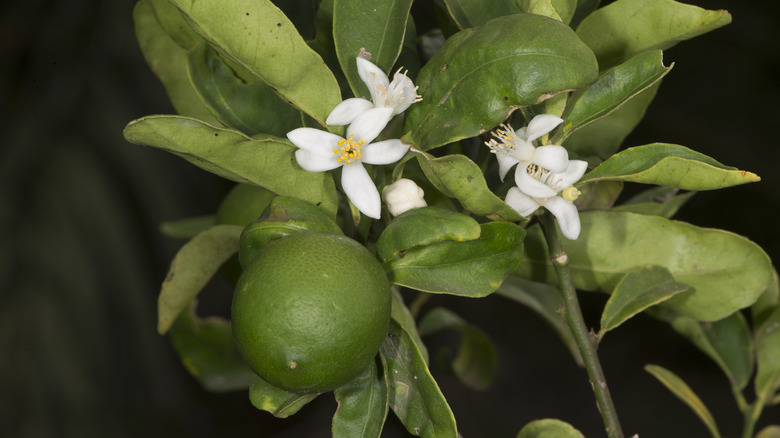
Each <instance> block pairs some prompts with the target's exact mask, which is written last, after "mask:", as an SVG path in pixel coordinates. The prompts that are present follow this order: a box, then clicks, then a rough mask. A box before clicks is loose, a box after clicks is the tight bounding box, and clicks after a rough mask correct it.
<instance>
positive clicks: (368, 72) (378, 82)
mask: <svg viewBox="0 0 780 438" xmlns="http://www.w3.org/2000/svg"><path fill="white" fill-rule="evenodd" d="M357 70H358V74H359V75H360V79H362V80H363V83H365V84H366V87H368V91H369V92H371V100H372V101H373V102H374V104H376V103H377V96H376V94H377V93H379V92H380V90H387V87H388V85H390V79H388V77H387V75H386V74H385V72H383V71H382V69H380V68H379V67H377V66H376V65H375V64H374V63H373V62H371V61H369V60H367V59H364V58H361V57H358V58H357ZM382 92H384V91H382Z"/></svg>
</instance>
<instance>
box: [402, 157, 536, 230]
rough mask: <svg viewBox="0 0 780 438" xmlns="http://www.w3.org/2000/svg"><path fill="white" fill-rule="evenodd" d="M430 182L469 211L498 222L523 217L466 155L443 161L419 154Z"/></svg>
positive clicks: (418, 158) (422, 167) (447, 158)
mask: <svg viewBox="0 0 780 438" xmlns="http://www.w3.org/2000/svg"><path fill="white" fill-rule="evenodd" d="M417 161H418V163H419V164H420V168H421V169H422V171H423V173H424V174H425V176H426V177H427V178H428V180H429V181H430V182H431V184H433V186H434V187H436V188H437V189H438V190H439V191H441V192H442V193H443V194H444V195H446V196H449V197H452V198H455V199H457V200H458V202H460V204H461V205H462V206H463V208H465V209H466V210H468V211H470V212H471V213H474V214H476V215H479V216H486V217H489V218H491V219H494V220H508V221H513V222H516V221H520V220H522V219H523V218H522V216H520V214H518V213H517V212H516V211H515V210H514V209H512V207H510V206H509V205H507V204H506V203H505V202H504V201H502V200H501V198H499V197H498V196H496V195H495V194H493V192H492V191H491V190H490V188H489V187H488V185H487V182H486V181H485V176H484V173H483V172H482V170H481V169H480V168H479V166H477V165H476V164H475V163H474V162H473V161H471V160H469V159H468V158H467V157H466V156H465V155H461V154H453V155H445V156H443V157H440V158H434V157H433V156H431V155H429V154H426V153H424V152H420V153H418V154H417Z"/></svg>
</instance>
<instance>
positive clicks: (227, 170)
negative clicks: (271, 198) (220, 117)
mask: <svg viewBox="0 0 780 438" xmlns="http://www.w3.org/2000/svg"><path fill="white" fill-rule="evenodd" d="M124 135H125V139H126V140H127V141H129V142H131V143H134V144H140V145H146V146H153V147H156V148H159V149H162V150H165V151H168V152H171V153H173V154H175V155H178V156H180V157H182V158H184V159H186V160H187V161H189V162H191V163H193V164H195V165H196V166H198V167H200V168H202V169H204V170H207V171H209V172H212V173H215V174H217V175H219V176H221V177H223V178H227V179H229V180H232V181H236V182H240V183H249V184H254V185H257V186H261V187H264V188H266V189H268V190H270V191H272V192H274V193H277V194H280V195H283V196H289V197H293V198H298V199H301V200H304V201H307V202H310V203H312V204H315V205H317V206H319V207H320V208H321V209H322V210H323V211H325V212H326V213H327V214H328V215H329V216H331V217H335V216H336V209H337V206H336V199H337V196H336V186H335V185H334V184H333V178H332V177H331V175H330V173H328V172H307V171H305V170H303V169H301V168H300V166H298V163H297V162H296V161H295V156H294V153H295V147H293V146H291V145H290V144H289V142H287V141H286V140H283V139H281V138H278V137H273V136H264V137H257V138H253V137H249V136H247V135H245V134H242V133H240V132H238V131H234V130H231V129H222V128H216V127H214V126H211V125H209V124H206V123H203V122H201V121H198V120H194V119H189V118H186V117H176V116H149V117H144V118H141V119H138V120H135V121H133V122H130V124H128V125H127V127H126V128H125V131H124Z"/></svg>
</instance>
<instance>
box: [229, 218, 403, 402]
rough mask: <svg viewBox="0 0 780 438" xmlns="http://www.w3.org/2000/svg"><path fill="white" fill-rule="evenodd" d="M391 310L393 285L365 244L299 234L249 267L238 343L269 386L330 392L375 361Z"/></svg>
mask: <svg viewBox="0 0 780 438" xmlns="http://www.w3.org/2000/svg"><path fill="white" fill-rule="evenodd" d="M390 305H391V297H390V283H389V282H388V280H387V277H386V274H385V272H384V270H383V269H382V266H381V265H380V264H379V262H378V261H377V260H376V258H375V257H374V256H373V254H371V252H370V251H368V250H367V249H366V248H365V247H364V246H362V245H361V244H359V243H358V242H356V241H354V240H352V239H350V238H348V237H346V236H343V235H340V234H334V233H327V232H319V231H305V232H300V233H296V234H292V235H290V236H288V237H285V238H282V239H279V240H276V241H274V242H272V243H270V244H268V246H266V247H265V248H263V250H262V251H260V252H259V253H258V255H257V256H256V257H255V258H254V259H253V260H252V262H251V263H250V264H249V265H248V266H246V267H245V269H244V273H243V274H242V275H241V278H240V279H239V281H238V285H237V286H236V291H235V294H234V295H233V308H232V325H233V338H234V340H235V343H236V346H237V347H238V350H239V352H240V353H241V355H242V357H243V358H244V360H245V361H246V362H247V364H249V367H250V368H252V370H253V371H254V372H255V373H257V375H259V376H260V377H262V378H263V379H265V380H266V381H268V382H269V383H271V384H273V385H275V386H278V387H279V388H282V389H285V390H287V391H291V392H299V393H320V392H326V391H330V390H332V389H335V388H337V387H339V386H341V385H343V384H345V383H347V382H348V381H350V380H351V379H353V378H354V377H356V376H357V375H359V374H360V373H361V372H362V371H363V370H364V369H365V367H366V366H367V365H368V363H369V361H371V360H373V358H374V357H375V356H376V353H377V351H378V350H379V346H380V344H381V343H382V341H383V339H384V336H385V334H386V332H387V327H388V324H389V321H390Z"/></svg>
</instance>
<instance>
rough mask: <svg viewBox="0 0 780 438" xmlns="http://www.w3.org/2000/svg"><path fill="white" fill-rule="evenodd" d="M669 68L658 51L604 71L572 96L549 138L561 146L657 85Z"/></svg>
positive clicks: (641, 55) (646, 53) (644, 54)
mask: <svg viewBox="0 0 780 438" xmlns="http://www.w3.org/2000/svg"><path fill="white" fill-rule="evenodd" d="M671 69H672V65H670V66H669V67H666V66H664V64H663V54H662V52H661V51H660V50H654V51H650V52H645V53H641V54H639V55H636V56H634V57H632V58H630V59H629V60H627V61H626V62H624V63H622V64H620V65H618V66H617V67H614V68H612V69H610V70H607V71H606V72H604V73H603V74H602V75H601V76H599V78H598V79H597V80H596V82H594V83H592V84H591V85H589V86H587V87H586V88H584V89H582V90H581V91H578V92H577V93H575V94H574V95H573V96H572V97H571V99H570V101H569V103H568V104H567V107H566V112H565V113H564V115H563V119H564V120H565V122H564V124H563V129H562V130H560V131H558V134H556V136H555V137H554V138H553V143H554V144H561V142H562V141H564V140H565V139H566V137H568V136H569V135H571V134H572V133H574V132H576V131H577V130H578V129H581V128H583V127H585V126H588V125H589V124H591V123H593V122H595V121H597V120H600V119H602V118H604V117H606V116H608V115H609V114H611V113H612V112H614V111H615V110H617V109H618V108H620V107H621V106H623V105H624V104H625V103H626V102H628V101H629V100H631V99H632V98H634V97H635V96H637V95H638V94H640V93H641V92H643V91H645V90H646V89H648V88H649V87H651V86H653V85H654V84H656V83H658V81H660V80H661V78H663V77H664V76H666V74H667V73H669V71H670V70H671Z"/></svg>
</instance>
